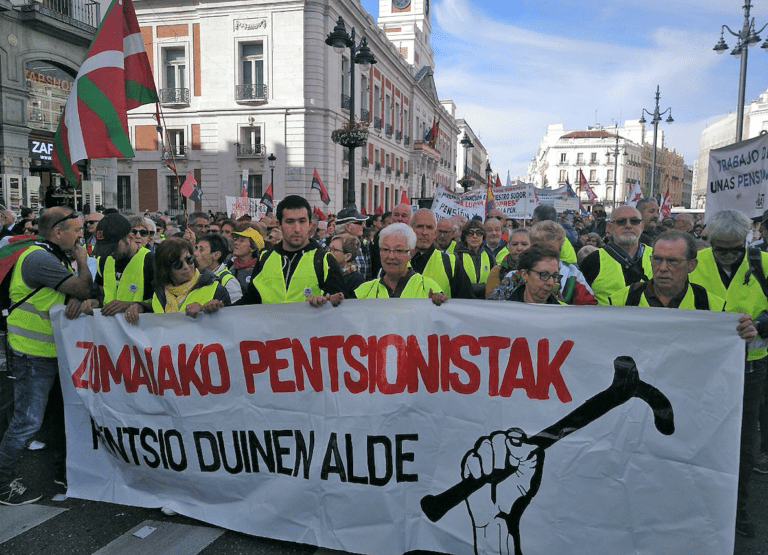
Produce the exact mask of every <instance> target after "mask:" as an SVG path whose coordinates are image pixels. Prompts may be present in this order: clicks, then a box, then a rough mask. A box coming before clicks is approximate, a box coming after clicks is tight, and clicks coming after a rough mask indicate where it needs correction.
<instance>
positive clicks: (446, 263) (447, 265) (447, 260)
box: [440, 252, 453, 283]
mask: <svg viewBox="0 0 768 555" xmlns="http://www.w3.org/2000/svg"><path fill="white" fill-rule="evenodd" d="M440 258H441V259H442V261H443V269H444V270H445V275H447V276H448V283H453V268H451V255H449V254H446V253H444V252H441V253H440Z"/></svg>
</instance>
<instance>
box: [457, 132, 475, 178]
mask: <svg viewBox="0 0 768 555" xmlns="http://www.w3.org/2000/svg"><path fill="white" fill-rule="evenodd" d="M460 144H461V146H463V147H464V177H462V178H461V179H460V180H459V185H461V186H462V187H463V188H464V192H465V193H466V192H467V191H469V189H470V188H471V187H472V184H473V181H472V178H471V177H470V176H469V158H468V154H467V153H468V151H469V149H470V148H474V146H475V145H473V144H472V139H470V138H469V135H467V132H466V131H464V136H463V137H462V138H461V141H460Z"/></svg>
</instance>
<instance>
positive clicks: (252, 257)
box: [229, 223, 264, 293]
mask: <svg viewBox="0 0 768 555" xmlns="http://www.w3.org/2000/svg"><path fill="white" fill-rule="evenodd" d="M235 229H236V231H234V232H233V233H232V254H233V258H232V264H231V265H230V267H229V271H230V272H232V275H233V276H235V277H236V278H237V281H238V282H240V287H241V289H242V290H243V293H245V290H246V289H247V288H248V284H249V283H250V282H251V274H252V273H253V267H254V266H255V265H256V261H257V260H258V257H259V251H260V250H261V249H263V248H264V239H263V238H262V237H261V235H260V234H259V232H258V231H256V230H255V229H253V228H252V227H251V226H250V225H249V224H247V223H239V224H237V227H236V228H235Z"/></svg>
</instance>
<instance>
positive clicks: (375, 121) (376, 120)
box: [373, 116, 381, 129]
mask: <svg viewBox="0 0 768 555" xmlns="http://www.w3.org/2000/svg"><path fill="white" fill-rule="evenodd" d="M373 128H374V129H381V118H380V117H378V116H374V117H373Z"/></svg>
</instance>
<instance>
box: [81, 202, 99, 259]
mask: <svg viewBox="0 0 768 555" xmlns="http://www.w3.org/2000/svg"><path fill="white" fill-rule="evenodd" d="M103 217H104V214H102V213H101V212H91V213H90V214H87V215H86V216H85V233H83V239H85V250H86V251H87V252H88V256H94V254H93V247H95V246H96V226H97V225H99V222H100V221H101V219H102V218H103Z"/></svg>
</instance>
